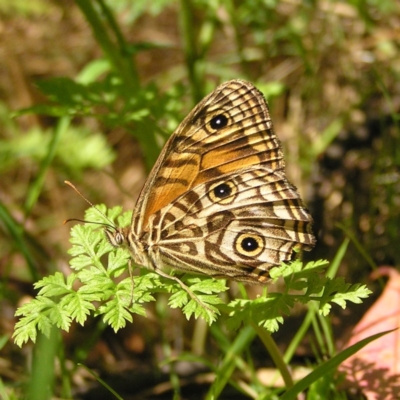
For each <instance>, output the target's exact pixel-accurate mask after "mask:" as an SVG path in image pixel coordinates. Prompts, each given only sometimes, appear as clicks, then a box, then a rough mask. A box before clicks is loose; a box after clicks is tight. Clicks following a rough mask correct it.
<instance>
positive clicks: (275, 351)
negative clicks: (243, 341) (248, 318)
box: [252, 323, 293, 388]
mask: <svg viewBox="0 0 400 400" xmlns="http://www.w3.org/2000/svg"><path fill="white" fill-rule="evenodd" d="M252 327H253V329H254V330H255V331H256V332H257V335H258V336H259V338H260V339H261V341H262V342H263V343H264V346H265V347H266V349H267V350H268V353H269V355H270V356H271V358H272V361H273V362H274V363H275V365H276V367H277V368H278V370H279V372H280V373H281V375H282V378H283V380H284V382H285V385H286V387H287V388H290V387H292V386H293V379H292V376H291V375H290V371H289V368H288V366H287V364H286V363H285V360H284V358H283V356H282V354H281V352H280V350H279V348H278V346H277V345H276V343H275V341H274V339H272V336H271V335H270V334H269V332H268V331H266V330H265V329H263V328H261V327H260V326H258V325H256V324H254V323H252Z"/></svg>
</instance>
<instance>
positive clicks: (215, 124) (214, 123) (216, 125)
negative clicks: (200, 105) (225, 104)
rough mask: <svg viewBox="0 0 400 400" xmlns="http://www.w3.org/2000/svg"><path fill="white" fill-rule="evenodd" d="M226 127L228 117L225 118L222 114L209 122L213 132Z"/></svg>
mask: <svg viewBox="0 0 400 400" xmlns="http://www.w3.org/2000/svg"><path fill="white" fill-rule="evenodd" d="M226 125H228V117H226V116H225V115H224V114H218V115H216V116H215V117H213V118H212V119H211V121H210V126H211V128H212V129H214V130H218V129H222V128H224V127H225V126H226Z"/></svg>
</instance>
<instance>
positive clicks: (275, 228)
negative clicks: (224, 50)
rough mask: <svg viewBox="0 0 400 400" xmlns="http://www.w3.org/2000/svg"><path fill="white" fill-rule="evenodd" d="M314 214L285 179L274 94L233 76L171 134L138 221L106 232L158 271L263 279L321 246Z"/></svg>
mask: <svg viewBox="0 0 400 400" xmlns="http://www.w3.org/2000/svg"><path fill="white" fill-rule="evenodd" d="M312 222H313V220H312V217H311V215H310V213H309V211H308V210H307V209H306V208H305V207H304V205H303V202H302V200H301V198H300V195H299V193H298V192H297V189H296V188H295V187H294V186H293V185H292V184H291V183H289V182H288V180H287V179H286V175H285V164H284V160H283V153H282V147H281V145H280V142H279V140H278V139H277V137H276V135H275V133H274V129H273V125H272V121H271V118H270V114H269V109H268V105H267V102H266V100H265V99H264V97H263V95H262V94H261V92H259V91H258V90H257V89H256V88H255V87H254V86H253V85H252V84H251V83H249V82H246V81H243V80H231V81H229V82H226V83H224V84H222V85H220V86H218V87H217V88H216V89H215V90H214V91H213V92H212V93H211V94H209V95H208V96H207V97H205V98H204V99H203V100H202V101H201V102H200V103H199V104H198V105H197V106H195V108H194V109H193V110H192V111H191V112H190V113H189V114H188V116H187V117H186V118H185V119H184V120H183V122H182V123H181V124H180V125H179V126H178V128H177V129H176V130H175V132H174V133H173V134H172V135H171V136H170V138H169V140H168V141H167V143H166V144H165V146H164V148H163V150H162V152H161V154H160V156H159V158H158V160H157V162H156V164H155V165H154V167H153V169H152V171H151V173H150V175H149V177H148V179H147V181H146V183H145V185H144V187H143V189H142V191H141V193H140V196H139V198H138V201H137V204H136V207H135V209H134V212H133V216H132V223H131V226H129V227H127V228H122V229H121V228H113V229H111V228H107V229H106V236H107V238H108V240H109V241H110V243H111V244H112V245H114V246H125V247H127V248H128V249H129V251H130V253H131V255H132V258H133V262H134V263H135V264H138V265H141V266H144V267H146V268H148V269H151V270H154V271H158V272H162V271H163V270H165V269H166V268H167V269H169V268H173V269H176V270H179V271H181V272H188V273H195V274H206V275H209V276H211V277H214V278H228V279H233V280H236V281H241V282H247V283H258V284H265V283H266V282H268V280H269V278H270V277H269V271H270V270H271V268H273V267H275V266H279V265H280V264H281V263H282V262H288V261H290V260H292V258H293V255H294V254H293V253H294V252H295V251H297V250H301V249H303V250H310V249H311V248H312V247H313V246H314V244H315V237H314V235H313V233H312V230H311V226H312ZM163 275H164V274H163Z"/></svg>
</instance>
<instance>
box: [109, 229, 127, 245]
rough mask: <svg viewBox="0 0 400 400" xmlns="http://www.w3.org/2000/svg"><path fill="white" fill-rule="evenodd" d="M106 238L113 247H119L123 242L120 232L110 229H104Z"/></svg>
mask: <svg viewBox="0 0 400 400" xmlns="http://www.w3.org/2000/svg"><path fill="white" fill-rule="evenodd" d="M105 233H106V238H107V240H108V241H109V242H110V244H111V245H112V246H114V247H119V246H121V245H122V244H123V243H124V240H125V237H124V234H123V233H122V232H119V231H111V230H108V229H106V230H105Z"/></svg>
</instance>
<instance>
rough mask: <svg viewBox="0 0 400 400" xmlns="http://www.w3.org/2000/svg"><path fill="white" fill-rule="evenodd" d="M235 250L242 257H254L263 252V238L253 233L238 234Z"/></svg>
mask: <svg viewBox="0 0 400 400" xmlns="http://www.w3.org/2000/svg"><path fill="white" fill-rule="evenodd" d="M235 248H236V251H237V252H238V253H239V254H240V255H242V256H248V257H256V256H258V255H259V254H260V253H261V252H262V251H263V250H264V238H263V237H262V236H261V235H258V234H257V233H253V232H244V233H240V234H239V235H238V236H237V237H236V239H235Z"/></svg>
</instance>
